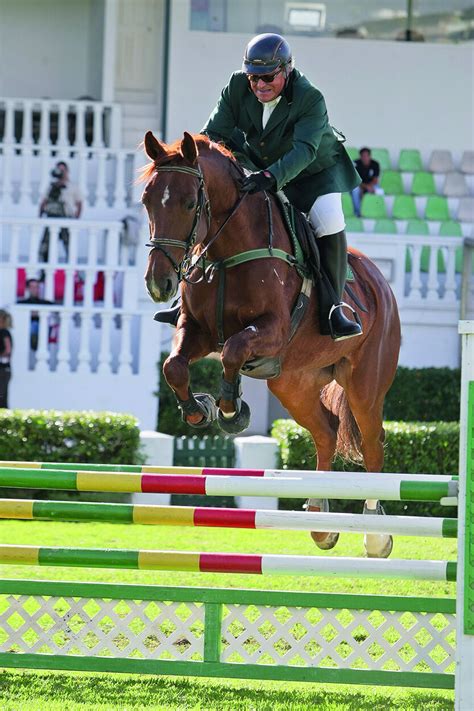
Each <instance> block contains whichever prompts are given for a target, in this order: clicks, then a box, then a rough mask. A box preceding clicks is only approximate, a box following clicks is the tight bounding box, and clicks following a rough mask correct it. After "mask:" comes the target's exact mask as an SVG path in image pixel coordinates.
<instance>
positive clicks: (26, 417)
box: [0, 410, 144, 503]
mask: <svg viewBox="0 0 474 711" xmlns="http://www.w3.org/2000/svg"><path fill="white" fill-rule="evenodd" d="M0 460H7V461H17V462H18V461H20V462H22V461H25V462H81V463H84V464H87V463H91V464H92V463H97V464H142V463H143V461H144V457H143V455H142V454H141V452H140V430H139V428H138V421H137V420H136V419H135V418H134V417H132V416H131V415H125V414H120V413H116V412H73V411H70V412H60V411H57V410H0ZM1 496H3V497H6V498H18V497H19V498H22V499H30V498H34V499H54V500H56V499H59V500H73V501H75V500H82V501H108V502H115V503H121V502H125V501H129V500H130V496H129V494H122V493H113V492H107V493H103V492H100V493H99V492H77V491H62V490H61V491H59V490H57V491H56V490H49V491H47V490H44V489H14V488H6V489H2V492H1Z"/></svg>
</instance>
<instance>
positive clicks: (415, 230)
mask: <svg viewBox="0 0 474 711" xmlns="http://www.w3.org/2000/svg"><path fill="white" fill-rule="evenodd" d="M429 234H430V228H429V226H428V223H427V222H426V220H419V219H418V218H413V219H412V220H408V222H407V235H423V236H426V235H429Z"/></svg>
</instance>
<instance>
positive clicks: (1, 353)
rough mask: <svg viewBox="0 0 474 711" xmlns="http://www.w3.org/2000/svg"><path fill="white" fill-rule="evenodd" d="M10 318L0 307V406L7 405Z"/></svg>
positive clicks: (11, 343)
mask: <svg viewBox="0 0 474 711" xmlns="http://www.w3.org/2000/svg"><path fill="white" fill-rule="evenodd" d="M11 327H12V318H11V316H10V314H9V313H8V311H5V309H0V407H8V385H9V383H10V378H11V364H10V361H11V355H12V348H13V341H12V337H11V333H10V331H9V329H10V328H11Z"/></svg>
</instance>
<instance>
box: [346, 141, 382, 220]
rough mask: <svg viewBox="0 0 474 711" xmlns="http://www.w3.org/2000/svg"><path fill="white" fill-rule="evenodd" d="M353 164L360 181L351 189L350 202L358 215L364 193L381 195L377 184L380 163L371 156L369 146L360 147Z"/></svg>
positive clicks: (380, 189)
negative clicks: (357, 156)
mask: <svg viewBox="0 0 474 711" xmlns="http://www.w3.org/2000/svg"><path fill="white" fill-rule="evenodd" d="M354 164H355V167H356V170H357V172H358V173H359V175H360V177H361V180H362V183H361V184H360V185H358V186H357V188H354V190H353V191H352V202H353V203H354V212H355V214H356V215H357V216H358V217H360V206H361V202H362V198H363V197H364V195H365V193H373V194H377V195H383V194H384V192H383V190H382V188H381V187H380V186H379V184H378V183H379V176H380V164H379V163H378V162H377V161H376V160H374V159H373V158H372V153H371V151H370V148H361V149H360V151H359V158H358V159H357V160H356V161H354Z"/></svg>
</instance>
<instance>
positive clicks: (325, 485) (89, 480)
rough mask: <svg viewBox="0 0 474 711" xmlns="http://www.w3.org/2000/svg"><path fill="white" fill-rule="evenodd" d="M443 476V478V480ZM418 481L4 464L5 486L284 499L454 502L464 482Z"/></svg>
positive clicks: (1, 478)
mask: <svg viewBox="0 0 474 711" xmlns="http://www.w3.org/2000/svg"><path fill="white" fill-rule="evenodd" d="M440 479H441V480H440ZM442 479H443V477H440V478H437V479H435V480H432V479H422V480H417V477H416V475H415V476H412V477H409V476H405V475H403V474H402V475H397V474H392V475H385V474H370V475H367V474H364V475H361V474H351V473H349V472H341V473H340V474H339V475H338V476H335V477H332V476H330V473H328V474H326V475H324V474H321V475H320V476H304V475H303V476H301V472H300V478H296V477H275V478H273V477H269V478H266V477H263V476H240V477H239V476H220V475H214V474H213V475H204V476H203V475H193V474H186V475H180V474H138V473H133V472H130V473H129V472H125V471H120V472H95V471H91V470H77V471H73V470H56V469H40V470H36V469H27V468H16V467H8V466H5V467H0V486H3V487H5V486H8V487H19V488H30V489H61V490H64V489H69V490H73V491H101V492H106V491H107V492H122V493H136V492H142V493H149V494H150V493H155V494H201V495H203V494H204V495H208V496H276V497H281V498H293V499H299V498H323V499H326V498H330V499H361V500H365V499H383V500H385V501H438V502H440V503H441V504H445V505H453V503H454V504H455V503H456V501H457V494H458V482H457V481H456V480H455V479H450V478H449V477H445V478H444V480H442Z"/></svg>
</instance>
